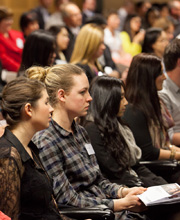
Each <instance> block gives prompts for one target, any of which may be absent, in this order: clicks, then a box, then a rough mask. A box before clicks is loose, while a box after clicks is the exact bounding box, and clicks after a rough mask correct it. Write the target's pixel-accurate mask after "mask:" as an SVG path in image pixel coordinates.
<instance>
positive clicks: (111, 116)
mask: <svg viewBox="0 0 180 220" xmlns="http://www.w3.org/2000/svg"><path fill="white" fill-rule="evenodd" d="M122 88H124V83H123V81H121V80H120V79H117V78H114V77H109V76H101V77H97V78H96V79H95V80H94V81H93V83H92V85H91V87H90V94H91V96H92V99H93V101H92V102H91V104H90V115H91V116H92V117H93V119H94V123H95V124H96V125H97V127H98V129H99V130H100V133H101V136H102V138H103V140H104V146H105V147H106V148H107V150H108V151H109V152H110V153H111V155H112V156H113V157H114V158H115V159H116V161H117V162H118V163H119V165H120V167H121V168H127V167H128V164H129V157H130V154H129V148H128V147H127V144H126V141H125V139H124V137H123V136H122V134H121V132H120V130H119V126H118V123H121V124H123V122H122V120H121V118H120V117H118V116H117V115H118V112H119V108H120V103H121V98H122Z"/></svg>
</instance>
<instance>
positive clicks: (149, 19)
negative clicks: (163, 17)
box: [143, 6, 160, 29]
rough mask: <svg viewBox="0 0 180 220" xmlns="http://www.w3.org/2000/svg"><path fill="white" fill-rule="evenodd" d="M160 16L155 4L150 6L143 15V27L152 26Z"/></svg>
mask: <svg viewBox="0 0 180 220" xmlns="http://www.w3.org/2000/svg"><path fill="white" fill-rule="evenodd" d="M158 18H160V12H159V9H158V8H157V7H155V6H152V7H150V8H149V9H148V10H147V12H146V15H145V22H144V26H143V28H144V29H147V28H150V27H152V26H153V24H154V22H155V21H156V20H157V19H158Z"/></svg>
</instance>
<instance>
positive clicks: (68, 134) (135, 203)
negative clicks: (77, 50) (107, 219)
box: [27, 64, 145, 219]
mask: <svg viewBox="0 0 180 220" xmlns="http://www.w3.org/2000/svg"><path fill="white" fill-rule="evenodd" d="M27 75H28V77H30V78H38V79H40V80H42V81H44V82H45V84H46V87H47V90H48V93H49V96H50V104H51V105H52V106H53V108H54V112H53V115H52V117H53V118H52V120H51V122H50V126H49V128H48V129H45V130H43V131H42V132H40V133H36V135H35V136H34V138H33V140H34V142H35V143H36V144H37V146H38V148H39V150H40V157H41V160H42V163H43V165H44V167H45V169H46V171H47V172H48V175H49V176H50V178H51V179H52V180H53V186H54V194H55V198H56V201H57V203H58V204H66V205H71V206H76V207H90V206H95V205H102V204H104V205H106V206H108V207H109V208H110V209H112V210H114V212H115V214H116V216H117V218H118V219H124V218H123V217H125V216H126V212H125V211H123V210H125V209H129V208H130V207H131V208H132V210H137V208H140V207H141V206H140V201H139V199H138V197H137V196H136V195H137V194H138V193H142V192H143V191H145V188H142V187H135V188H123V186H122V185H118V184H115V183H110V182H109V180H107V179H105V178H104V177H103V176H102V174H101V172H100V170H99V166H98V164H97V161H96V157H95V154H94V151H93V148H92V146H91V144H90V141H89V137H88V135H87V132H86V130H85V129H84V128H83V127H81V126H80V125H78V124H77V122H75V120H74V119H75V117H79V116H85V115H86V114H87V111H88V106H89V104H90V102H91V100H92V98H91V96H90V95H89V92H88V89H89V82H88V79H87V76H86V74H85V73H84V71H83V69H81V68H79V67H78V66H76V65H72V64H61V65H56V66H53V67H51V68H48V69H43V68H41V67H32V68H30V69H28V70H27ZM141 208H142V207H141Z"/></svg>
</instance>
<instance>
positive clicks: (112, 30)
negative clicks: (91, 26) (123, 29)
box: [108, 26, 115, 36]
mask: <svg viewBox="0 0 180 220" xmlns="http://www.w3.org/2000/svg"><path fill="white" fill-rule="evenodd" d="M108 29H109V30H110V32H111V34H112V35H113V36H114V31H115V30H114V29H113V28H110V27H109V26H108Z"/></svg>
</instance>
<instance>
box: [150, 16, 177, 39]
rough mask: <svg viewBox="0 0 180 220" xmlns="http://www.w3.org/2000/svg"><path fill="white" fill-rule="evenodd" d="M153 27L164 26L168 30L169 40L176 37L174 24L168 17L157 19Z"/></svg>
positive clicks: (164, 29)
mask: <svg viewBox="0 0 180 220" xmlns="http://www.w3.org/2000/svg"><path fill="white" fill-rule="evenodd" d="M153 27H157V28H162V29H163V31H165V32H166V34H167V38H168V40H169V41H170V40H172V39H173V38H174V29H175V27H174V24H173V22H172V21H171V20H169V19H168V18H164V17H162V18H159V19H157V20H156V21H155V22H154V24H153Z"/></svg>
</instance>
